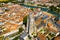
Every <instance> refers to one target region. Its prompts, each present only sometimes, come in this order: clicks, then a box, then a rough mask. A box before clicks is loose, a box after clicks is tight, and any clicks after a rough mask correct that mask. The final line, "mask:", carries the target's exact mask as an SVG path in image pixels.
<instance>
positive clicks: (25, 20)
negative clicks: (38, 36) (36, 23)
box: [23, 16, 28, 26]
mask: <svg viewBox="0 0 60 40" xmlns="http://www.w3.org/2000/svg"><path fill="white" fill-rule="evenodd" d="M27 17H28V16H25V17H24V19H23V24H24V25H25V26H26V25H27Z"/></svg>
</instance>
